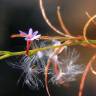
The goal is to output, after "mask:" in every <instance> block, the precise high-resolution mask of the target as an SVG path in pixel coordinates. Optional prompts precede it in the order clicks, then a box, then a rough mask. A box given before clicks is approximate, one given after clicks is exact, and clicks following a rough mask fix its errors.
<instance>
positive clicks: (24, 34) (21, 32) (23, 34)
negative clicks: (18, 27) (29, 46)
mask: <svg viewBox="0 0 96 96" xmlns="http://www.w3.org/2000/svg"><path fill="white" fill-rule="evenodd" d="M19 32H20V36H21V37H26V36H27V34H26V33H25V32H23V31H19Z"/></svg>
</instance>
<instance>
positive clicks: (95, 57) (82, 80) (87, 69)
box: [78, 54, 96, 96]
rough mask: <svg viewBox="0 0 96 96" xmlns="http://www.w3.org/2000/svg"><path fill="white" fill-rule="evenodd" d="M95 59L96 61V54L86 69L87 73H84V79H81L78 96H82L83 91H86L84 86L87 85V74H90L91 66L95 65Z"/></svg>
mask: <svg viewBox="0 0 96 96" xmlns="http://www.w3.org/2000/svg"><path fill="white" fill-rule="evenodd" d="M95 59H96V54H95V55H93V57H92V58H91V59H90V60H89V62H88V64H87V66H86V68H85V71H84V73H83V76H82V78H81V82H80V88H79V94H78V96H82V94H83V89H84V84H85V81H86V76H87V74H88V71H89V69H90V66H91V64H92V63H93V61H94V60H95Z"/></svg>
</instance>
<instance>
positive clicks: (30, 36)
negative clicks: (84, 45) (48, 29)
mask: <svg viewBox="0 0 96 96" xmlns="http://www.w3.org/2000/svg"><path fill="white" fill-rule="evenodd" d="M19 32H20V37H25V40H26V41H27V40H30V41H33V40H38V39H39V38H40V36H41V35H40V34H39V35H37V34H38V31H35V32H33V30H32V28H30V29H29V32H28V34H26V33H25V32H23V31H19Z"/></svg>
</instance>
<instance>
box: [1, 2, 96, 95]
mask: <svg viewBox="0 0 96 96" xmlns="http://www.w3.org/2000/svg"><path fill="white" fill-rule="evenodd" d="M38 1H39V0H0V50H9V51H20V50H25V47H24V46H25V42H24V40H22V39H12V38H10V36H11V35H12V34H16V33H18V30H23V31H28V29H29V28H31V27H32V28H33V30H38V31H39V32H40V34H43V35H50V34H54V32H53V31H52V30H51V29H50V28H49V27H48V26H47V24H46V23H45V21H44V20H43V17H42V15H41V12H40V9H39V4H38ZM44 1H45V3H44V6H45V8H46V12H47V15H48V17H49V19H50V20H51V22H52V23H53V24H54V25H55V26H56V27H57V28H59V29H60V26H59V23H58V20H57V15H56V6H57V5H60V6H61V14H62V17H63V20H64V22H65V25H66V26H67V27H68V29H69V30H70V31H71V33H72V34H73V35H81V34H82V29H83V27H84V24H85V23H86V21H87V20H88V18H87V16H86V15H85V11H88V12H89V14H90V15H94V14H96V0H44ZM60 30H61V29H60ZM61 31H62V30H61ZM89 31H90V32H89V33H88V36H89V37H90V38H91V39H93V38H95V37H96V32H95V31H96V26H93V25H92V26H91V27H90V29H89ZM52 32H53V33H52ZM55 35H56V34H55ZM75 48H76V49H77V50H78V51H79V52H80V54H81V56H80V60H79V62H80V64H85V65H86V64H87V62H88V60H89V59H90V57H91V56H92V54H93V53H94V52H96V49H92V48H83V47H81V46H75ZM9 65H10V63H8V61H7V60H2V61H0V96H47V93H46V90H45V88H41V89H40V90H37V91H36V90H33V89H29V88H28V87H27V86H23V87H22V82H20V83H19V84H17V81H18V78H19V77H20V74H21V70H19V69H14V68H12V67H11V66H9ZM80 77H81V76H80ZM79 82H80V78H78V79H77V81H76V82H73V83H70V86H68V87H66V86H62V87H60V86H55V85H51V84H50V86H49V90H50V93H51V95H52V96H77V94H78V89H79ZM95 89H96V77H95V76H94V75H92V74H91V73H89V75H88V78H87V80H86V84H85V87H84V92H83V94H84V96H96V91H95Z"/></svg>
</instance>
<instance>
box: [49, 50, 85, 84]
mask: <svg viewBox="0 0 96 96" xmlns="http://www.w3.org/2000/svg"><path fill="white" fill-rule="evenodd" d="M64 51H65V52H64V57H63V60H60V61H59V64H58V74H55V73H53V77H51V79H50V81H51V82H52V83H53V84H64V83H66V82H71V81H74V80H76V77H77V76H78V75H79V74H82V73H83V72H84V66H83V65H79V64H76V61H77V59H78V58H79V55H78V53H77V52H76V50H68V49H66V50H64Z"/></svg>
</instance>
